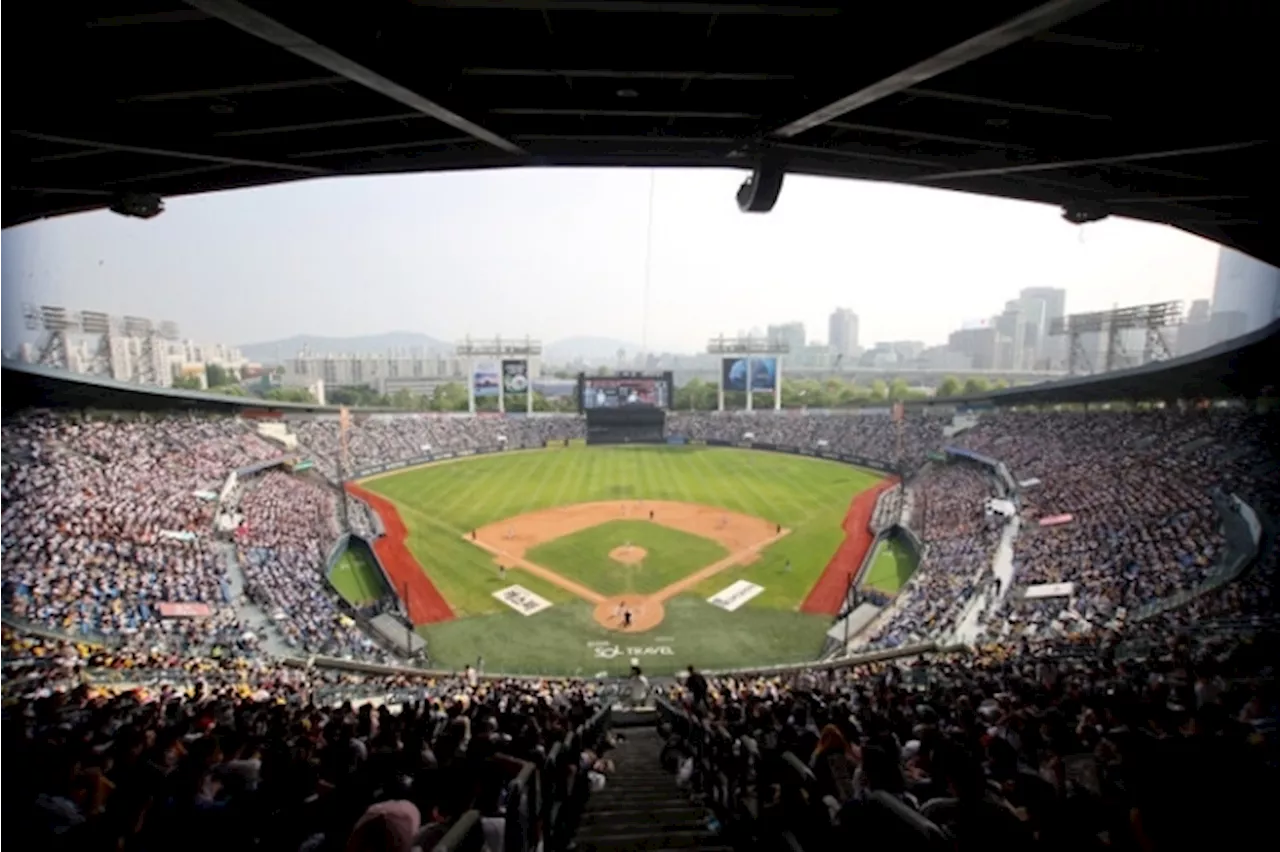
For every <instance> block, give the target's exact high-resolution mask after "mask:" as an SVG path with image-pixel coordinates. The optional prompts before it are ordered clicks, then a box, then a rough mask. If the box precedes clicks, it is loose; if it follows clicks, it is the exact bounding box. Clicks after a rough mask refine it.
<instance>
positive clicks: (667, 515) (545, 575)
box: [463, 500, 791, 633]
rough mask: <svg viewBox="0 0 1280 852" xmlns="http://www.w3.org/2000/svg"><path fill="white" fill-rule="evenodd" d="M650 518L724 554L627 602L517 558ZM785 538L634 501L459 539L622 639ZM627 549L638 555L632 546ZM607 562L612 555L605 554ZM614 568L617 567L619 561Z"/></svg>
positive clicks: (532, 518)
mask: <svg viewBox="0 0 1280 852" xmlns="http://www.w3.org/2000/svg"><path fill="white" fill-rule="evenodd" d="M651 512H652V513H653V516H652V521H653V523H655V524H659V525H661V526H666V527H671V528H673V529H678V530H680V531H682V532H686V533H690V534H691V535H696V536H700V537H702V538H709V539H711V540H712V541H715V542H716V543H718V544H720V545H721V546H722V547H724V548H725V549H726V550H728V551H729V555H728V556H726V557H725V558H724V559H720V560H718V561H716V562H713V563H711V564H710V565H708V566H706V567H705V568H701V569H699V570H697V571H695V572H693V573H692V574H689V575H687V576H685V577H681V578H680V579H679V580H677V581H675V582H674V583H672V584H671V585H669V586H667V587H666V588H664V589H660V590H659V591H657V592H654V593H653V594H651V595H642V594H636V595H633V596H631V597H626V596H615V597H605V596H604V595H602V594H600V593H599V592H597V591H595V590H594V589H590V588H587V587H586V586H584V585H582V584H581V583H577V582H575V581H573V580H570V579H568V578H567V577H562V576H560V575H559V574H557V573H556V572H555V571H552V570H551V569H550V568H546V567H544V566H542V565H538V564H537V563H535V562H530V561H529V560H528V559H526V558H525V554H526V553H528V552H529V551H530V550H531V549H533V548H534V547H537V546H538V545H540V544H544V543H546V542H548V541H552V540H554V539H557V538H562V537H563V536H566V535H572V534H573V533H576V532H580V531H581V530H585V529H589V528H590V527H595V526H599V525H600V524H603V523H607V522H609V521H623V520H630V521H648V520H650V513H651ZM789 532H791V530H789V529H786V528H784V527H782V526H780V525H779V524H776V523H774V522H772V521H767V520H765V519H764V518H757V517H753V516H752V515H743V514H741V513H738V512H730V511H727V510H725V509H718V508H716V507H714V506H703V505H700V504H697V503H678V502H674V501H670V500H644V501H639V502H637V501H633V500H629V501H625V502H614V501H606V502H599V503H579V504H577V505H573V506H557V507H556V508H554V509H543V510H541V511H537V512H529V513H528V514H524V515H517V516H516V517H514V518H507V519H506V520H502V521H498V522H496V523H492V524H487V525H486V526H483V527H480V528H478V529H476V530H473V531H472V532H470V533H468V534H467V535H465V536H463V538H464V539H465V540H467V541H469V542H471V543H472V544H474V545H476V546H477V547H479V548H482V549H484V550H487V551H489V552H490V553H492V554H493V555H494V557H495V559H494V561H495V562H498V563H499V564H506V565H508V566H515V567H519V568H521V569H523V570H525V571H528V572H529V573H531V574H533V575H534V576H536V577H541V578H542V579H544V580H546V581H547V582H550V583H554V584H555V585H557V586H559V587H560V588H562V589H564V590H565V591H568V592H570V593H571V594H573V595H576V596H577V597H579V598H582V599H583V600H585V601H587V602H588V603H592V604H595V605H596V609H595V619H596V621H597V622H598V623H599V624H600V625H601V626H603V627H606V628H608V629H610V630H618V631H621V632H625V633H640V632H643V631H645V630H650V629H652V628H654V627H656V626H658V624H660V623H661V622H662V617H663V606H662V604H663V601H666V600H669V599H670V598H673V597H675V596H676V595H678V594H680V593H681V592H684V591H687V590H689V589H691V588H693V587H694V586H696V585H698V584H699V583H701V582H702V581H703V580H706V579H707V578H708V577H712V576H714V575H716V574H719V573H720V572H721V571H725V570H727V569H729V568H733V567H736V566H739V565H749V564H751V563H752V562H754V561H755V560H756V559H758V558H759V557H760V551H761V550H763V549H764V548H766V547H768V546H769V545H771V544H773V543H774V542H776V541H778V540H779V539H781V538H782V537H783V536H785V535H787V534H788V533H789ZM630 549H631V550H633V551H634V550H643V548H639V547H633V548H630ZM620 550H623V548H621V547H619V548H616V549H615V551H614V553H617V552H618V551H620ZM627 555H628V556H631V555H632V554H630V553H628V554H627ZM610 556H613V554H612V553H611V554H610ZM614 558H618V557H616V556H615V557H614ZM619 561H623V560H621V559H619ZM624 603H625V604H627V606H626V607H623V606H622V604H624ZM625 610H630V612H631V625H630V626H629V627H627V626H625V622H626V619H625V616H624V611H625Z"/></svg>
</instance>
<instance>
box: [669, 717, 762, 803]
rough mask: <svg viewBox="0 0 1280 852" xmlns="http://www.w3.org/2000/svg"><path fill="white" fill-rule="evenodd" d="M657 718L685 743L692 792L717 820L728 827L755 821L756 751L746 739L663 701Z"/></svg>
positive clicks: (752, 743)
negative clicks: (743, 819)
mask: <svg viewBox="0 0 1280 852" xmlns="http://www.w3.org/2000/svg"><path fill="white" fill-rule="evenodd" d="M655 705H656V706H657V709H658V713H659V715H660V716H661V717H662V718H663V720H664V721H666V722H667V723H668V724H670V725H671V727H672V730H673V731H674V732H675V733H676V734H677V735H679V736H680V738H681V739H682V740H684V742H685V743H686V745H687V747H688V749H689V751H690V755H691V757H692V759H693V775H692V777H691V778H690V779H689V780H690V784H691V787H692V790H693V792H694V793H695V794H697V795H698V796H700V797H701V798H702V800H703V804H705V805H706V806H707V807H709V808H711V809H712V810H713V811H714V812H715V814H716V818H717V819H719V820H720V821H721V822H722V823H724V824H726V825H729V824H733V823H736V822H738V821H739V820H741V819H742V818H743V817H746V818H747V819H748V820H750V821H754V819H755V816H756V814H755V810H756V809H755V802H756V795H755V788H754V782H755V775H756V761H757V760H758V758H759V751H758V749H757V748H756V745H755V743H754V741H752V740H751V739H750V738H749V737H742V738H735V737H734V736H733V735H732V734H730V733H729V731H728V730H727V729H726V728H725V727H724V726H723V725H719V724H712V723H710V722H708V721H707V720H705V719H702V718H700V717H698V716H695V715H694V714H692V713H689V712H688V711H686V710H683V709H679V708H677V707H675V706H673V705H672V704H671V703H670V702H669V701H667V700H666V699H665V698H658V699H656V700H655Z"/></svg>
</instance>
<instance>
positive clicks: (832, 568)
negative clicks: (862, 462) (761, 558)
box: [800, 477, 898, 615]
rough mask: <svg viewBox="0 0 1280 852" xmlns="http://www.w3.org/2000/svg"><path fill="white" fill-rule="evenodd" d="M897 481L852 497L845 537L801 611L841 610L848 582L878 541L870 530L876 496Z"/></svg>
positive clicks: (844, 525) (845, 523) (833, 611)
mask: <svg viewBox="0 0 1280 852" xmlns="http://www.w3.org/2000/svg"><path fill="white" fill-rule="evenodd" d="M897 484H898V480H897V478H896V477H890V478H889V479H886V480H884V481H882V482H880V483H879V484H878V485H876V487H875V488H871V489H868V490H866V491H863V492H862V493H861V494H858V495H857V496H856V497H854V498H853V502H852V503H850V504H849V511H848V512H847V513H846V514H845V516H844V523H843V524H842V525H841V526H843V527H844V541H842V542H841V543H840V547H839V549H838V550H836V552H835V555H833V556H832V557H831V561H830V562H828V563H827V567H826V568H824V569H823V571H822V576H821V577H819V578H818V582H816V583H814V584H813V588H812V589H810V590H809V596H808V597H806V598H805V599H804V603H802V604H801V605H800V611H801V612H811V613H817V614H819V615H838V614H839V612H840V607H841V606H843V605H844V599H845V597H846V595H847V594H848V591H849V583H850V582H851V581H852V580H854V579H855V575H856V574H857V573H858V569H859V568H861V567H862V562H863V560H864V559H866V556H867V551H868V550H870V549H871V545H872V543H874V542H875V536H874V535H873V534H872V532H871V515H872V513H873V512H874V511H875V508H876V500H878V499H879V498H880V495H881V493H883V492H885V491H888V490H889V489H890V488H892V487H893V486H895V485H897Z"/></svg>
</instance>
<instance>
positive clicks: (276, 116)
mask: <svg viewBox="0 0 1280 852" xmlns="http://www.w3.org/2000/svg"><path fill="white" fill-rule="evenodd" d="M1275 13H1276V8H1275V5H1274V4H1268V3H1243V2H1226V1H1225V0H1200V1H1199V2H1185V3H1178V4H1170V3H1166V2H1163V0H1110V2H1105V0H1049V2H1043V0H1042V2H1027V0H1022V1H1021V2H1016V0H989V2H984V3H947V4H941V3H940V4H926V7H925V8H921V7H920V6H919V5H918V4H910V3H859V4H822V3H821V0H819V1H818V2H815V3H812V4H810V5H806V6H798V5H791V4H784V3H773V4H769V3H763V4H745V3H714V2H711V3H696V2H636V0H366V2H362V3H343V4H329V3H297V2H285V0H250V2H249V3H242V2H236V0H187V2H185V3H183V2H181V0H169V2H165V0H136V2H134V3H132V4H130V3H125V4H124V6H123V7H122V6H121V5H120V4H101V3H94V2H77V0H70V2H63V3H34V4H24V5H23V6H22V8H20V9H17V10H14V9H11V10H10V11H9V13H8V14H7V15H6V19H7V23H8V24H9V26H8V27H7V30H6V31H7V32H8V33H9V34H10V35H11V37H12V38H11V39H10V40H11V41H12V40H13V38H16V37H18V36H17V35H16V34H20V38H21V41H22V44H21V50H20V52H15V51H18V46H17V45H11V49H10V50H9V51H7V55H8V57H9V60H10V61H9V63H7V68H6V70H7V71H8V77H9V80H10V81H11V82H13V83H14V85H11V86H9V87H7V92H6V95H7V97H6V104H5V112H4V118H5V140H4V141H5V144H4V172H5V178H6V181H5V188H4V219H3V223H4V224H5V225H13V224H16V223H21V222H26V221H30V220H32V219H36V218H40V217H44V216H52V215H58V214H62V213H69V212H74V211H79V210H89V209H94V208H98V207H104V206H110V207H113V208H115V209H118V210H122V211H126V212H128V213H130V214H131V215H141V216H146V215H152V214H154V213H155V212H156V211H157V210H158V209H159V208H158V201H159V200H160V199H163V198H165V197H171V196H177V195H184V194H189V193H198V192H206V191H212V190H221V189H229V188H233V187H243V186H254V185H260V184H269V183H276V182H281V181H289V180H298V179H303V178H312V177H326V176H338V175H367V174H380V173H390V172H409V171H431V170H441V169H460V168H483V167H492V166H528V165H633V166H634V165H638V166H741V167H744V168H753V167H756V166H758V165H761V164H764V165H765V166H766V167H767V168H766V171H765V173H764V174H763V175H762V176H761V178H760V180H758V181H757V190H760V189H761V187H762V186H763V184H766V183H768V174H770V173H772V172H773V170H775V169H784V170H786V171H788V172H796V173H808V174H817V175H831V176H841V177H851V178H865V179H871V180H887V181H898V182H902V183H908V184H914V185H920V186H932V187H940V188H945V189H954V190H961V191H967V192H977V193H985V194H990V195H999V196H1006V197H1010V198H1021V199H1027V200H1032V201H1039V202H1045V203H1049V204H1054V205H1060V206H1062V207H1063V208H1064V211H1065V212H1066V214H1067V215H1068V216H1069V217H1070V218H1072V219H1073V220H1076V221H1090V220H1093V219H1096V218H1098V217H1101V216H1105V215H1109V214H1117V215H1124V216H1130V217H1135V218H1139V219H1148V220H1152V221H1157V222H1165V223H1169V224H1171V225H1174V226H1177V227H1180V228H1184V229H1186V230H1188V231H1191V232H1193V233H1197V234H1200V235H1203V236H1205V237H1208V238H1209V239H1212V240H1215V241H1218V242H1222V243H1225V244H1228V245H1233V246H1236V247H1238V248H1240V249H1242V250H1244V251H1246V252H1248V253H1250V254H1253V255H1255V256H1257V257H1259V258H1261V259H1263V260H1267V261H1270V262H1272V263H1278V262H1280V240H1276V239H1274V238H1273V234H1272V231H1271V228H1272V225H1273V221H1274V212H1275V211H1274V207H1275V200H1274V197H1273V195H1272V192H1273V189H1272V187H1273V182H1271V181H1268V180H1266V177H1267V176H1269V175H1270V174H1271V173H1272V172H1273V163H1274V158H1275V149H1274V145H1273V144H1272V142H1271V141H1270V140H1271V134H1272V133H1273V132H1274V131H1273V129H1272V118H1271V112H1272V111H1271V110H1268V109H1266V108H1265V103H1267V102H1269V98H1270V97H1271V96H1272V93H1271V91H1270V83H1271V80H1272V79H1273V68H1272V60H1271V56H1272V53H1271V45H1270V44H1269V40H1270V39H1271V36H1272V34H1273V33H1274V32H1275V26H1274V24H1275V20H1274V19H1275ZM19 55H20V56H21V57H23V58H22V59H20V60H15V59H14V57H15V56H19ZM28 57H29V59H28ZM19 62H21V63H23V64H22V65H19V64H18V63H19ZM764 195H766V196H767V195H768V192H767V190H765V191H764ZM760 206H763V207H768V206H769V204H768V202H767V200H766V201H765V202H764V203H763V204H761V205H760Z"/></svg>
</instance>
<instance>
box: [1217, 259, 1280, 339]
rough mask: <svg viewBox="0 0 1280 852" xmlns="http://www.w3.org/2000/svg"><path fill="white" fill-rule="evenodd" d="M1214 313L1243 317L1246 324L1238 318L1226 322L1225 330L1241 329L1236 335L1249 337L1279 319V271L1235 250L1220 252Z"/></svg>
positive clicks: (1224, 324)
mask: <svg viewBox="0 0 1280 852" xmlns="http://www.w3.org/2000/svg"><path fill="white" fill-rule="evenodd" d="M1213 313H1214V315H1215V316H1216V315H1218V314H1238V315H1241V316H1243V323H1242V322H1241V320H1240V318H1239V317H1232V318H1230V319H1229V320H1227V321H1225V322H1223V329H1224V330H1227V329H1229V330H1231V331H1236V329H1242V330H1240V331H1236V333H1237V334H1247V333H1249V332H1251V331H1254V330H1255V329H1259V328H1262V327H1263V326H1265V325H1267V324H1268V323H1270V322H1271V321H1272V320H1274V319H1276V318H1278V317H1280V269H1277V268H1276V267H1274V266H1271V265H1270V264H1266V263H1263V262H1262V261H1260V260H1255V259H1254V258H1252V257H1250V256H1249V255H1247V254H1242V253H1240V252H1238V251H1236V250H1234V249H1229V248H1221V249H1219V250H1218V276H1217V278H1216V279H1215V280H1214V282H1213ZM1224 339H1225V338H1224ZM1214 342H1215V343H1216V342H1219V341H1214Z"/></svg>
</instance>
